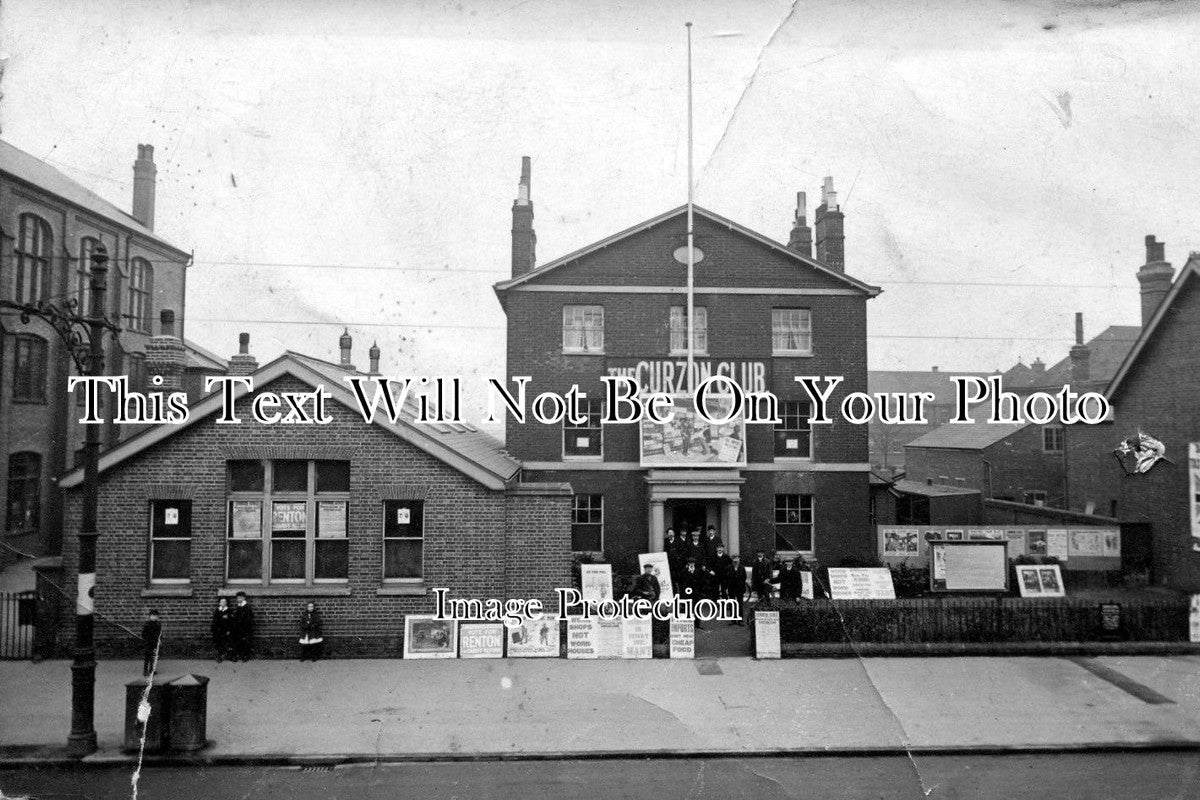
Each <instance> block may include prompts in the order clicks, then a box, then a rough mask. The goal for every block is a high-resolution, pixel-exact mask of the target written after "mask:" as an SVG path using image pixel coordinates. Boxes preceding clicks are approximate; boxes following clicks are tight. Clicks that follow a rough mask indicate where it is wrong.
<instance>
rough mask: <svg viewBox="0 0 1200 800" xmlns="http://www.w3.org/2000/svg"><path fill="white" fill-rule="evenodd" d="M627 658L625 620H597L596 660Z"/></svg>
mask: <svg viewBox="0 0 1200 800" xmlns="http://www.w3.org/2000/svg"><path fill="white" fill-rule="evenodd" d="M624 657H625V620H623V619H621V618H620V617H618V618H617V619H598V620H596V658H624Z"/></svg>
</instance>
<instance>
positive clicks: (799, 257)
mask: <svg viewBox="0 0 1200 800" xmlns="http://www.w3.org/2000/svg"><path fill="white" fill-rule="evenodd" d="M692 210H693V214H694V216H696V217H702V218H704V219H707V220H708V221H709V222H712V223H715V224H717V225H720V226H722V227H725V228H728V229H729V230H731V231H734V232H736V233H739V234H741V235H742V236H745V237H747V238H749V239H752V240H753V241H755V242H757V243H759V244H761V245H764V246H766V247H769V248H771V249H772V250H774V251H775V252H777V253H779V254H780V255H783V256H786V257H788V258H790V259H791V260H792V261H794V262H796V263H797V264H803V265H804V266H806V267H809V268H811V269H815V270H817V271H818V272H821V273H822V274H824V275H827V276H829V277H831V278H835V279H837V280H838V281H841V282H842V283H845V284H846V285H848V286H850V287H853V288H855V289H858V290H859V291H861V292H862V293H864V294H866V295H867V296H869V297H875V296H876V295H878V294H879V293H880V292H881V291H883V290H882V289H880V288H879V287H878V286H872V285H870V284H868V283H864V282H863V281H860V280H858V279H856V278H851V277H850V276H849V275H847V274H845V273H844V272H838V271H837V270H835V269H830V268H829V267H827V266H825V265H824V264H822V263H821V262H820V261H817V260H816V259H814V258H810V257H809V256H806V255H803V254H801V253H798V252H796V251H795V250H790V249H788V248H787V247H785V246H783V245H782V244H780V243H779V242H777V241H775V240H774V239H770V238H768V237H766V236H763V235H762V234H761V233H758V232H757V231H752V230H750V229H749V228H747V227H745V226H744V225H739V224H738V223H736V222H734V221H732V220H729V219H726V218H725V217H722V216H721V215H719V214H714V213H713V212H711V211H708V210H707V209H703V208H701V207H700V206H697V205H693V206H692ZM686 213H687V206H686V205H683V206H679V207H678V208H673V209H671V210H670V211H667V212H665V213H663V214H659V215H658V216H657V217H652V218H651V219H648V220H646V221H644V222H639V223H638V224H637V225H634V226H632V227H629V228H626V229H625V230H623V231H621V232H620V233H615V234H613V235H612V236H609V237H607V238H604V239H601V240H600V241H598V242H594V243H592V244H590V245H588V246H587V247H584V248H582V249H579V250H576V251H575V252H573V253H568V254H567V255H565V256H563V257H561V258H558V259H555V260H554V261H551V262H549V263H547V264H543V265H541V266H540V267H537V268H535V269H532V270H530V271H529V272H527V273H525V274H524V275H518V276H517V277H515V278H510V279H509V280H506V281H500V282H499V283H497V284H494V286H493V287H492V288H494V289H495V290H496V292H497V293H503V292H505V291H507V290H509V289H512V288H514V287H516V286H520V285H521V284H523V283H527V282H529V281H532V280H536V279H538V278H541V277H543V276H545V275H547V274H548V273H550V272H553V271H554V270H555V269H556V268H558V267H561V266H563V265H564V264H570V263H572V262H574V261H578V260H579V259H581V258H583V257H584V256H586V255H588V254H590V253H594V252H596V251H597V250H602V249H603V248H605V247H608V246H610V245H613V244H616V243H617V242H620V241H622V240H624V239H628V238H629V237H630V236H633V235H634V234H637V233H640V232H642V231H645V230H648V229H650V228H653V227H655V226H656V225H661V224H662V223H664V222H666V221H667V220H670V219H673V218H675V217H678V216H681V215H684V214H686Z"/></svg>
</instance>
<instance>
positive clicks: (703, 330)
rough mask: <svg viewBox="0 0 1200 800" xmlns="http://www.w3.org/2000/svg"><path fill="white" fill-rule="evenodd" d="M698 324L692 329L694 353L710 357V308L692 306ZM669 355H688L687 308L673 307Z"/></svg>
mask: <svg viewBox="0 0 1200 800" xmlns="http://www.w3.org/2000/svg"><path fill="white" fill-rule="evenodd" d="M692 312H693V313H694V314H695V319H696V322H695V324H694V325H693V328H692V345H693V347H692V353H693V354H694V355H698V356H706V355H708V307H707V306H692ZM669 319H670V325H669V328H670V335H671V341H670V342H669V353H670V355H673V356H685V355H687V327H688V324H687V306H671V311H670V318H669Z"/></svg>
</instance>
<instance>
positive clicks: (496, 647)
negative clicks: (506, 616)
mask: <svg viewBox="0 0 1200 800" xmlns="http://www.w3.org/2000/svg"><path fill="white" fill-rule="evenodd" d="M458 657H459V658H503V657H504V624H503V623H501V622H467V623H463V624H462V625H459V626H458Z"/></svg>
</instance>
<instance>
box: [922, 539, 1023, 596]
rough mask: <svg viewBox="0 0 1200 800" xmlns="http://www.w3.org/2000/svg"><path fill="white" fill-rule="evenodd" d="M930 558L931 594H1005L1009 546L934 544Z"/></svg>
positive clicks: (972, 543)
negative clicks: (932, 592)
mask: <svg viewBox="0 0 1200 800" xmlns="http://www.w3.org/2000/svg"><path fill="white" fill-rule="evenodd" d="M929 558H930V564H929V588H930V589H931V590H932V591H935V592H1004V591H1008V544H1007V542H1005V541H1003V540H1002V541H998V542H993V541H975V542H972V541H963V542H937V543H934V544H931V545H930V546H929Z"/></svg>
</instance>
